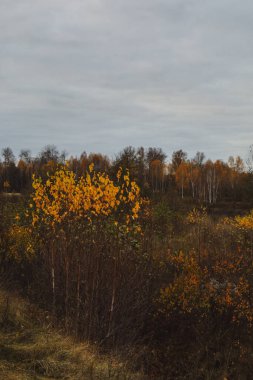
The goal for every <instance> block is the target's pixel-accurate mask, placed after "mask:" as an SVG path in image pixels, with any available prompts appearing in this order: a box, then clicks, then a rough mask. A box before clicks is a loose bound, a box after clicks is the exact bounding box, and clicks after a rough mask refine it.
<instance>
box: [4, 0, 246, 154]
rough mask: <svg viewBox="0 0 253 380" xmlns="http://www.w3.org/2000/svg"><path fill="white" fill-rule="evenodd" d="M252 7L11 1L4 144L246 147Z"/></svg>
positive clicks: (204, 1)
mask: <svg viewBox="0 0 253 380" xmlns="http://www.w3.org/2000/svg"><path fill="white" fill-rule="evenodd" d="M252 16H253V3H252V2H251V1H249V0H245V1H244V2H243V3H239V2H238V1H237V0H212V1H210V0H187V1H186V0H156V1H153V0H138V1H134V0H128V1H126V0H117V1H115V0H72V1H67V0H44V1H43V2H42V1H40V0H2V1H1V2H0V25H1V34H0V133H1V146H2V147H3V146H5V145H10V146H12V147H13V149H15V151H16V152H18V150H20V149H21V148H23V147H29V148H31V149H32V150H33V152H35V153H36V152H37V151H38V150H39V149H40V148H41V147H42V146H43V145H45V144H47V143H55V144H56V145H57V146H59V149H66V150H67V151H68V152H69V153H71V154H75V153H76V154H78V153H80V152H81V151H82V150H84V149H86V150H88V151H101V152H104V153H107V154H109V155H113V154H114V153H116V152H117V151H118V150H119V149H121V148H122V147H124V146H125V145H128V144H131V145H135V146H138V145H144V146H151V145H157V146H161V147H162V148H163V149H164V150H165V151H166V152H167V153H168V155H170V154H171V153H172V151H173V150H174V149H179V148H183V149H185V150H186V151H188V152H189V154H194V153H195V151H197V150H203V151H205V152H206V155H207V156H209V157H212V158H223V159H226V158H227V157H228V156H229V155H231V154H241V155H242V156H245V155H246V152H247V149H248V146H249V145H250V144H251V142H253V129H252V126H251V124H252V121H253V111H252V110H253V107H252V105H253V104H252V91H253V85H252V83H253V81H252V79H253V65H252V63H253V62H252V61H253V53H252V48H251V41H252V37H253V30H252Z"/></svg>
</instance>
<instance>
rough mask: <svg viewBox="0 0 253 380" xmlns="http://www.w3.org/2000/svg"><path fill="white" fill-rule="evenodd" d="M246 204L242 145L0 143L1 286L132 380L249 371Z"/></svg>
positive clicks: (251, 223)
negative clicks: (35, 150)
mask: <svg viewBox="0 0 253 380" xmlns="http://www.w3.org/2000/svg"><path fill="white" fill-rule="evenodd" d="M252 209H253V154H252V148H249V154H248V159H247V160H246V162H244V160H243V159H242V158H241V157H239V156H231V157H229V158H228V161H227V162H224V161H222V160H215V161H212V160H210V159H206V157H205V154H204V153H203V152H197V153H196V155H195V156H194V157H193V158H189V157H188V154H187V153H186V152H184V151H183V150H178V151H175V152H173V154H172V157H171V158H170V157H167V155H166V153H165V152H164V151H163V150H162V149H161V148H156V147H151V148H148V149H144V148H143V147H139V148H134V147H132V146H128V147H126V148H124V149H123V150H122V151H121V152H119V153H118V154H117V155H116V156H115V158H114V159H113V160H111V159H109V158H108V157H107V156H105V155H103V154H100V153H90V154H87V153H86V152H83V153H82V154H81V155H80V157H73V156H71V157H67V155H66V153H65V152H62V153H61V152H59V151H58V149H57V148H56V147H55V146H53V145H48V146H46V147H44V148H43V149H42V150H41V152H40V153H39V154H38V155H37V156H36V157H32V155H31V152H30V151H29V150H22V151H21V152H20V155H19V157H18V159H17V158H16V157H15V156H14V154H13V151H12V149H11V148H9V147H7V148H4V149H3V150H2V160H1V161H0V263H1V265H0V284H1V288H2V289H12V290H15V291H18V293H19V294H20V295H22V296H23V297H26V298H27V299H28V300H29V301H30V302H32V303H34V304H36V305H37V306H38V307H39V308H40V309H41V310H44V311H46V312H47V313H49V315H50V318H52V321H53V324H54V325H56V326H61V328H62V329H63V330H64V331H65V332H66V333H68V334H70V335H71V336H73V337H74V338H75V339H77V340H78V341H80V342H84V341H85V342H86V341H87V342H91V343H94V344H95V345H96V346H97V348H98V349H99V351H100V352H102V353H103V352H106V353H108V352H109V353H113V354H116V355H118V356H119V357H120V358H121V359H122V360H124V361H125V362H126V363H127V366H128V368H129V370H130V371H133V372H136V373H139V374H142V375H143V379H144V378H145V379H193V380H196V379H199V380H201V379H203V380H204V379H223V380H224V379H251V378H252V373H253V210H252ZM0 320H1V318H0ZM2 324H3V323H2ZM60 378H64V377H60ZM126 378H127V377H126Z"/></svg>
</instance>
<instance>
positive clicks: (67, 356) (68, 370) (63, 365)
mask: <svg viewBox="0 0 253 380" xmlns="http://www.w3.org/2000/svg"><path fill="white" fill-rule="evenodd" d="M46 322H47V323H46ZM0 379H5V380H30V379H37V380H46V379H73V380H78V379H80V380H81V379H82V380H86V379H87V380H88V379H91V380H93V379H94V380H99V379H101V380H102V379H103V380H104V379H115V380H130V379H131V380H140V379H144V377H143V376H141V375H137V374H136V375H133V374H129V373H128V372H127V371H126V369H125V368H124V366H123V365H122V364H120V363H119V362H117V361H116V360H114V359H112V358H106V357H100V356H99V355H98V354H97V353H96V352H95V350H94V349H92V347H90V346H88V345H85V344H75V343H74V340H73V338H71V337H66V336H64V335H63V334H61V333H59V332H57V331H54V329H53V328H52V327H51V326H50V321H49V319H47V318H46V317H45V314H44V315H43V314H42V313H39V312H38V311H37V310H35V308H33V307H32V306H31V305H29V304H28V303H26V302H25V301H24V300H22V299H20V298H18V297H16V296H14V295H10V294H8V293H6V292H4V291H0Z"/></svg>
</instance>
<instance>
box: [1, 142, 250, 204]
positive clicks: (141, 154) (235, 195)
mask: <svg viewBox="0 0 253 380" xmlns="http://www.w3.org/2000/svg"><path fill="white" fill-rule="evenodd" d="M250 151H251V150H250ZM91 163H93V164H94V170H95V171H97V172H102V173H108V174H110V175H111V176H114V177H115V176H116V173H117V172H118V170H119V168H122V169H128V170H129V172H130V176H131V178H132V179H133V180H134V181H136V183H137V184H138V185H139V186H140V188H141V192H142V194H143V195H145V196H152V195H154V194H156V193H159V194H160V193H164V194H178V195H179V196H180V197H181V198H182V199H183V198H191V199H192V200H194V201H196V202H201V203H202V202H204V203H208V204H215V203H217V201H218V200H230V201H250V200H251V198H252V195H251V193H252V191H251V190H252V185H253V173H252V170H251V161H250V159H249V160H248V161H247V162H246V163H245V162H244V161H243V159H242V158H241V157H240V156H230V157H229V158H228V161H227V162H224V161H222V160H214V161H212V160H210V159H206V157H205V154H204V153H203V152H197V153H196V155H195V156H194V157H193V158H188V154H187V153H186V152H184V151H183V150H182V149H180V150H177V151H174V152H173V154H172V157H171V159H168V157H167V155H166V153H165V152H164V151H163V150H162V149H161V148H156V147H150V148H148V149H144V148H143V147H139V148H134V147H132V146H128V147H126V148H124V149H123V150H122V151H121V152H119V153H118V154H117V155H116V157H115V159H113V160H110V159H109V158H108V157H107V156H106V155H103V154H101V153H90V154H87V153H86V152H83V153H82V154H81V155H80V156H79V157H74V156H71V157H70V158H68V159H67V158H66V153H65V152H59V151H58V149H57V148H56V147H55V146H54V145H47V146H45V147H44V148H43V149H42V150H41V152H40V153H39V154H38V155H37V156H36V157H32V155H31V152H30V150H21V152H20V154H19V156H18V159H16V157H15V156H14V153H13V151H12V149H11V148H10V147H7V148H4V149H2V160H0V191H1V192H19V193H20V192H21V193H25V192H30V190H31V184H32V176H33V174H35V175H36V176H41V177H42V178H46V177H47V175H48V174H52V173H54V172H55V170H56V169H57V168H58V167H59V166H60V165H62V164H67V165H68V167H69V169H70V170H72V171H73V172H74V173H75V174H76V176H77V178H79V177H80V176H82V175H84V174H85V173H86V172H87V169H88V167H89V165H90V164H91Z"/></svg>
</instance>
